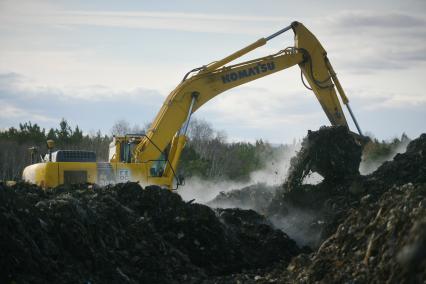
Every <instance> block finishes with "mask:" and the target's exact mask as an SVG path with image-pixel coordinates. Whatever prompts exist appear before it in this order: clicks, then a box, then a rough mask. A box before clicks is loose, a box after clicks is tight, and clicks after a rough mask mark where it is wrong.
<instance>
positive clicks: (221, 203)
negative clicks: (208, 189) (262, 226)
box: [207, 183, 277, 213]
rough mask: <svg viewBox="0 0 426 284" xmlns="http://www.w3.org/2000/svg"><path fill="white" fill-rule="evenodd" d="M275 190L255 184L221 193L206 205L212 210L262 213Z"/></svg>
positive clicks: (261, 184)
mask: <svg viewBox="0 0 426 284" xmlns="http://www.w3.org/2000/svg"><path fill="white" fill-rule="evenodd" d="M276 190H277V187H275V186H268V185H266V184H264V183H257V184H253V185H250V186H247V187H244V188H241V189H234V190H231V191H227V192H223V191H222V192H220V193H219V194H218V195H217V196H216V197H215V198H214V199H213V200H211V201H209V202H208V203H207V205H208V206H210V207H214V208H216V207H217V208H235V207H237V208H241V209H253V210H255V211H256V212H259V213H263V212H265V210H266V208H267V207H268V206H269V203H271V200H272V198H273V196H274V193H275V191H276Z"/></svg>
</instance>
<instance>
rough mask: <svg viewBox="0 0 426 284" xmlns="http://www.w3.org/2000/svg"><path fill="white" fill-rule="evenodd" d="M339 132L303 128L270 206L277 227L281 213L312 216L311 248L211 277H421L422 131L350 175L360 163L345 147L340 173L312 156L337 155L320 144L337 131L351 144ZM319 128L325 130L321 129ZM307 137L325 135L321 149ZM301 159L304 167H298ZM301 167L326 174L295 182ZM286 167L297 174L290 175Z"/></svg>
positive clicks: (425, 255) (425, 252)
mask: <svg viewBox="0 0 426 284" xmlns="http://www.w3.org/2000/svg"><path fill="white" fill-rule="evenodd" d="M340 131H342V130H339V129H336V128H328V129H327V128H322V129H320V130H319V131H318V132H323V133H314V136H312V135H313V134H312V132H311V133H310V134H308V137H307V138H306V140H305V141H304V147H308V150H306V149H303V148H302V150H301V155H302V156H301V157H297V158H296V159H295V160H294V163H296V164H295V165H294V167H293V169H295V170H294V171H293V172H290V176H289V178H288V180H287V182H286V183H285V184H284V186H283V188H282V189H281V190H279V191H277V194H276V195H275V197H274V199H273V201H272V202H271V205H270V207H269V214H270V216H269V217H270V219H271V220H272V221H273V222H274V223H275V224H276V225H277V226H280V220H286V221H287V222H288V219H289V218H291V216H293V215H295V214H299V213H300V212H303V213H304V214H308V215H309V216H311V217H312V219H311V220H310V222H309V223H308V224H307V225H306V227H304V228H303V226H302V227H301V228H300V231H302V232H303V233H304V234H305V238H306V237H307V236H310V235H315V234H318V235H319V237H318V238H316V239H315V240H313V241H312V240H310V241H311V243H310V244H309V245H310V246H311V247H312V248H313V249H314V251H313V252H312V253H302V254H299V255H298V256H296V257H295V258H293V259H292V261H291V262H290V264H288V263H286V262H282V263H279V264H275V265H273V266H271V267H268V268H266V269H259V270H255V271H248V272H245V273H239V274H234V275H232V276H227V277H221V278H219V280H215V281H213V282H212V283H235V282H236V281H240V282H241V283H294V282H296V283H382V282H386V283H423V282H424V281H425V279H426V134H422V135H421V136H420V137H419V138H417V139H415V140H413V141H411V142H410V144H409V145H408V147H407V150H406V152H405V153H403V154H397V155H396V156H395V157H394V159H393V160H392V161H389V162H385V163H384V164H383V165H382V166H380V167H379V168H378V169H377V170H376V171H375V172H373V173H372V174H370V175H368V176H360V175H359V174H356V171H357V170H355V168H356V167H355V166H354V165H355V164H356V163H358V164H359V159H360V157H359V156H357V157H355V158H354V159H355V162H354V161H353V160H352V159H351V158H349V156H350V155H351V154H347V155H346V154H344V155H343V156H341V157H342V158H341V160H340V161H339V160H337V162H338V163H339V164H340V166H339V168H340V167H343V168H345V169H348V170H347V171H346V170H345V171H344V172H341V174H342V175H341V176H333V174H332V173H328V169H322V168H318V167H317V165H318V163H317V162H316V161H317V157H318V156H317V155H322V157H323V158H322V159H328V158H327V157H332V158H331V159H332V160H333V161H335V162H336V160H335V158H334V157H333V155H334V152H333V151H335V149H334V148H332V147H331V146H330V147H329V146H328V145H329V144H327V143H325V142H326V141H327V140H329V141H336V140H335V138H336V137H339V140H338V141H339V143H340V141H341V142H342V144H341V145H347V147H348V150H349V149H351V148H353V149H355V144H354V143H356V141H353V140H352V142H350V143H349V141H350V140H351V139H353V138H352V136H351V135H350V134H349V133H347V134H346V135H341V132H340ZM325 133H327V135H323V134H325ZM310 137H323V138H321V139H324V143H318V144H316V145H321V147H323V148H322V149H321V150H320V149H314V148H316V147H317V146H316V145H315V144H314V143H308V142H312V140H310ZM342 139H343V140H342ZM315 141H316V142H318V140H315ZM333 143H334V142H330V144H333ZM336 143H337V142H336ZM351 145H352V146H351ZM333 147H334V146H333ZM345 147H346V146H345ZM340 149H342V148H340ZM307 151H312V152H311V153H315V154H314V157H312V159H313V162H311V161H309V160H310V158H309V155H308V156H305V154H306V152H307ZM339 151H340V150H339ZM336 157H337V156H336ZM345 157H347V158H345ZM337 158H338V157H337ZM301 161H302V162H301ZM321 163H322V164H323V165H324V166H325V165H327V164H328V166H332V167H333V166H334V165H335V164H334V165H333V163H328V162H324V161H323V162H321ZM300 164H304V165H308V166H307V167H306V168H304V167H301V166H300ZM292 166H293V165H292ZM328 166H327V167H328ZM301 169H302V170H303V172H307V171H308V172H309V171H311V170H312V169H315V170H316V171H318V172H321V173H322V175H323V176H324V180H323V181H322V182H321V183H320V184H317V185H307V184H303V182H300V178H302V179H303V176H304V174H300V172H302V170H301ZM292 173H295V176H291V174H292ZM307 212H308V213H307ZM296 221H297V220H296ZM296 226H297V222H296ZM303 230H304V231H303ZM286 232H287V231H286ZM289 235H290V236H291V234H290V233H289ZM308 239H309V238H308Z"/></svg>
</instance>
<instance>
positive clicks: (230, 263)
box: [0, 127, 426, 283]
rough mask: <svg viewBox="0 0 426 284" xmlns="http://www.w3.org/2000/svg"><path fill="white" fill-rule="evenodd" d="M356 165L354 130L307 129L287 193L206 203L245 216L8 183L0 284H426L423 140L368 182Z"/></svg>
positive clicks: (140, 194) (110, 191) (116, 193)
mask: <svg viewBox="0 0 426 284" xmlns="http://www.w3.org/2000/svg"><path fill="white" fill-rule="evenodd" d="M360 159H361V146H360V144H359V141H357V140H355V139H354V138H353V136H351V135H350V134H349V133H348V132H347V131H346V129H344V128H339V127H338V128H322V129H320V130H319V131H314V132H309V133H308V136H307V137H306V138H305V140H304V141H303V146H302V149H301V151H300V152H299V154H298V155H297V157H295V158H294V159H293V160H292V163H291V169H290V172H289V176H288V178H287V180H286V182H285V183H284V185H283V186H282V187H281V188H278V189H277V188H269V187H267V186H265V185H254V186H251V187H247V188H244V189H241V190H234V191H231V192H227V193H221V194H220V195H219V196H217V197H216V198H215V199H214V200H212V201H211V202H210V203H209V205H210V206H212V207H216V206H219V205H223V204H225V205H226V204H227V205H229V206H230V205H236V206H238V207H242V208H246V210H244V209H237V208H226V209H225V208H221V209H212V208H210V207H208V206H205V205H201V204H196V203H191V202H185V201H183V200H182V199H181V198H180V197H179V195H177V194H175V193H172V192H169V191H167V190H162V189H160V188H158V187H154V186H150V187H146V188H141V187H140V186H139V185H138V184H135V183H127V184H119V185H116V186H109V187H105V188H98V187H94V186H90V185H76V186H71V187H70V186H68V187H65V186H62V187H59V188H56V189H55V190H54V191H42V190H41V189H39V188H37V187H35V186H31V185H28V184H23V183H21V184H17V185H15V186H11V187H10V186H6V185H4V184H0V226H1V228H2V232H1V235H0V251H1V254H2V257H1V259H0V282H1V283H46V282H55V283H318V282H319V283H366V282H371V283H381V282H388V283H425V281H426V134H423V135H421V136H420V137H419V138H417V139H415V140H413V141H412V142H411V143H410V144H409V146H408V147H407V151H406V153H404V154H398V155H397V156H396V157H395V158H394V160H393V161H390V162H386V163H385V164H383V165H382V166H381V167H380V168H378V169H377V170H376V171H375V172H374V173H372V174H370V175H368V176H361V175H360V174H359V172H358V167H359V162H360ZM312 172H315V173H318V174H320V175H321V176H322V177H323V181H322V182H321V183H319V184H317V185H311V184H304V182H303V180H304V179H305V178H306V176H307V175H309V174H310V173H312ZM229 206H219V207H229ZM247 208H253V209H255V210H256V211H257V212H260V213H262V215H260V214H259V213H257V212H256V211H255V210H250V209H247ZM278 228H280V229H282V230H279V229H278ZM285 232H286V233H288V235H289V236H290V237H291V238H290V237H289V236H288V235H287V234H286V233H285Z"/></svg>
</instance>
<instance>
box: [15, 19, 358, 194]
mask: <svg viewBox="0 0 426 284" xmlns="http://www.w3.org/2000/svg"><path fill="white" fill-rule="evenodd" d="M288 30H293V32H294V34H295V44H294V46H292V47H288V48H286V49H284V50H281V51H279V52H277V53H275V54H272V55H269V56H265V57H261V58H257V59H253V60H250V61H246V62H241V63H238V64H234V65H228V66H225V65H226V64H228V63H230V62H232V61H234V60H236V59H238V58H239V57H241V56H243V55H245V54H247V53H249V52H251V51H252V50H254V49H256V48H258V47H260V46H263V45H265V44H266V43H267V42H268V41H269V40H271V39H272V38H274V37H276V36H278V35H279V34H281V33H283V32H286V31H288ZM294 65H298V66H299V67H300V69H301V72H302V73H303V75H304V77H305V78H306V81H307V83H306V84H305V86H306V87H307V88H309V89H311V90H312V91H313V93H314V95H315V96H316V98H317V99H318V101H319V103H320V105H321V107H322V109H323V110H324V112H325V114H326V116H327V118H328V119H329V121H330V123H331V124H332V125H344V126H346V127H348V124H347V121H346V118H345V115H344V113H343V111H342V107H341V103H340V101H339V98H338V96H337V94H339V96H340V99H341V101H342V103H343V104H344V105H346V106H347V107H348V110H349V112H350V114H351V116H352V118H353V119H354V122H355V125H356V126H357V128H358V132H359V133H360V134H361V135H362V133H361V130H360V129H359V126H358V124H357V122H356V120H355V118H354V116H353V113H352V111H351V110H350V108H349V100H348V98H347V97H346V95H345V93H344V91H343V88H342V86H341V84H340V82H339V80H338V79H337V76H336V73H335V72H334V70H333V67H332V66H331V63H330V61H329V60H328V58H327V53H326V51H325V49H324V48H323V46H322V45H321V43H320V42H319V41H318V40H317V38H316V37H315V36H314V35H313V34H312V33H311V32H310V31H309V30H308V29H307V28H306V27H305V26H304V25H303V24H301V23H298V22H293V23H292V24H291V25H290V26H288V27H286V28H284V29H282V30H281V31H278V32H277V33H275V34H273V35H271V36H269V37H266V38H261V39H259V40H257V41H255V42H254V43H252V44H250V45H248V46H246V47H244V48H243V49H241V50H239V51H237V52H234V53H232V54H231V55H229V56H227V57H225V58H223V59H222V60H219V61H215V62H213V63H210V64H207V65H205V66H202V67H199V68H196V69H194V70H192V71H190V72H188V73H187V74H186V76H185V78H184V79H183V81H182V82H181V83H180V84H179V85H178V86H177V87H176V88H175V89H174V90H173V91H172V92H171V93H170V95H169V96H168V97H167V98H166V100H165V102H164V103H163V105H162V107H161V109H160V110H159V112H158V114H157V116H156V117H155V119H154V121H153V123H152V124H151V126H150V128H149V129H148V131H147V133H146V134H144V135H126V136H124V137H115V138H114V141H113V142H112V143H111V146H110V159H109V162H108V163H95V162H80V163H78V162H77V163H75V162H54V161H46V159H45V162H44V163H41V164H36V165H31V166H29V167H27V168H26V169H25V170H24V175H23V176H24V179H26V180H27V181H30V182H34V183H36V184H39V185H42V186H43V187H54V186H56V185H59V184H62V183H67V182H68V181H69V180H72V177H75V179H76V181H77V182H80V181H82V180H80V179H79V178H78V174H77V173H74V174H73V173H72V171H76V172H78V171H80V174H81V177H84V176H85V177H86V180H85V181H86V182H93V183H99V184H106V183H113V182H125V181H139V182H141V183H143V184H156V185H160V186H165V187H168V188H173V182H174V181H177V182H179V179H178V177H177V175H176V169H177V167H178V163H179V158H180V155H181V153H182V150H183V148H184V146H185V143H186V139H187V138H186V131H187V128H188V124H189V120H190V118H191V114H192V113H193V112H195V111H196V110H197V109H199V108H200V107H201V106H202V105H203V104H205V103H206V102H208V101H209V100H211V99H212V98H214V97H215V96H217V95H219V94H220V93H222V92H224V91H227V90H229V89H231V88H234V87H237V86H240V85H242V84H245V83H248V82H251V81H254V80H257V79H260V78H262V77H265V76H268V75H271V74H274V73H276V72H278V71H282V70H284V69H286V68H289V67H292V66H294ZM83 172H87V173H86V174H84V173H83ZM70 177H71V178H70ZM82 179H83V178H82Z"/></svg>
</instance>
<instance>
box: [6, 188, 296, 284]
mask: <svg viewBox="0 0 426 284" xmlns="http://www.w3.org/2000/svg"><path fill="white" fill-rule="evenodd" d="M0 226H1V228H2V234H0V251H1V252H2V257H1V260H0V275H1V276H0V282H2V283H11V282H17V283H46V282H51V283H64V282H67V283H69V282H72V283H93V282H95V283H105V282H108V283H111V282H113V283H118V282H119V283H182V282H185V283H191V282H197V281H200V279H205V278H207V277H211V276H212V275H226V274H230V273H235V272H239V271H242V270H243V269H253V268H256V267H267V266H270V265H271V264H272V263H274V262H276V261H278V260H284V261H287V262H288V261H290V259H291V258H292V257H293V256H295V255H297V254H298V253H299V248H298V247H297V245H296V243H295V242H294V241H292V240H291V239H290V238H289V237H288V236H287V235H286V234H285V233H283V232H282V231H280V230H276V229H274V228H273V227H272V226H271V225H270V224H269V222H268V221H267V220H266V219H265V218H264V217H262V216H260V215H258V214H257V213H256V212H254V211H242V210H239V209H232V210H231V209H226V210H218V211H216V212H215V211H214V210H212V209H210V208H209V207H208V206H205V205H200V204H192V203H190V202H184V201H183V200H182V199H181V198H180V196H179V195H177V194H175V193H172V192H170V191H168V190H163V189H161V188H159V187H156V186H149V187H146V188H143V189H142V188H141V187H140V186H139V185H138V184H136V183H126V184H119V185H116V186H110V187H105V188H97V187H92V186H89V185H75V186H62V187H59V188H56V189H55V190H54V191H43V190H41V189H40V188H38V187H35V186H31V185H28V184H24V183H18V184H16V185H15V186H12V187H8V186H5V185H3V184H0ZM277 248H279V250H277Z"/></svg>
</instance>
